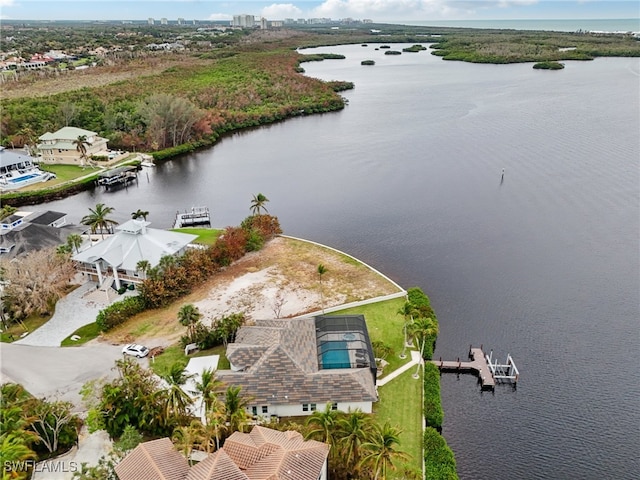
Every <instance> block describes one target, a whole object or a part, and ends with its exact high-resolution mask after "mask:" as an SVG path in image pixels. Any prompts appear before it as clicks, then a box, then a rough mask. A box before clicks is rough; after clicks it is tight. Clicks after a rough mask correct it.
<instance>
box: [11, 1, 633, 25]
mask: <svg viewBox="0 0 640 480" xmlns="http://www.w3.org/2000/svg"><path fill="white" fill-rule="evenodd" d="M285 2H286V3H284V2H283V3H277V2H275V1H273V0H271V1H230V2H229V1H215V0H172V1H169V0H136V1H113V2H110V1H105V0H66V1H65V0H61V1H50V0H49V1H41V0H0V19H6V20H146V19H148V18H154V19H157V20H159V19H160V18H167V19H169V20H177V19H178V18H182V19H185V20H186V21H189V20H199V21H205V20H209V21H212V20H215V21H231V20H232V18H233V15H238V14H248V15H254V16H255V17H256V18H257V19H259V18H261V17H264V18H266V19H267V20H284V19H286V18H294V19H298V18H305V19H307V18H330V19H332V20H340V19H344V18H353V19H357V20H363V19H367V20H372V21H373V22H378V23H388V22H402V21H423V20H434V21H439V20H508V19H514V20H521V19H597V18H605V19H613V18H620V19H624V18H639V17H640V2H638V1H635V0H633V1H631V0H593V1H592V0H572V1H567V0H545V1H537V0H288V1H287V0H285Z"/></svg>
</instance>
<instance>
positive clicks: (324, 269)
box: [318, 263, 329, 313]
mask: <svg viewBox="0 0 640 480" xmlns="http://www.w3.org/2000/svg"><path fill="white" fill-rule="evenodd" d="M328 271H329V270H327V267H325V266H324V265H323V264H321V263H320V264H319V265H318V276H319V277H320V305H321V306H322V313H324V292H323V290H322V276H323V275H324V274H325V273H327V272H328Z"/></svg>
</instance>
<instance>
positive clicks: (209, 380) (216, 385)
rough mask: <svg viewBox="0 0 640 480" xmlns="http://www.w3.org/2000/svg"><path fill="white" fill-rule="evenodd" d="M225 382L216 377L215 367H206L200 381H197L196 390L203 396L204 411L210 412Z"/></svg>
mask: <svg viewBox="0 0 640 480" xmlns="http://www.w3.org/2000/svg"><path fill="white" fill-rule="evenodd" d="M223 385H224V382H222V381H221V380H218V379H217V378H216V371H215V370H214V369H213V368H205V369H204V370H202V373H201V374H200V381H197V382H196V385H195V386H196V392H197V393H199V394H200V395H201V396H202V403H203V404H204V411H205V412H207V413H208V412H210V411H211V408H212V406H213V405H214V404H215V403H216V401H217V396H218V393H220V391H221V390H222V386H223Z"/></svg>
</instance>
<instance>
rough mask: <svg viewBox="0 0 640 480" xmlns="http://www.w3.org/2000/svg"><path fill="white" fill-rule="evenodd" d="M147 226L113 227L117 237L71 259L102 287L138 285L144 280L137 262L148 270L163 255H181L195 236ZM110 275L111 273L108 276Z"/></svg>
mask: <svg viewBox="0 0 640 480" xmlns="http://www.w3.org/2000/svg"><path fill="white" fill-rule="evenodd" d="M148 225H150V222H147V221H144V220H129V221H127V222H125V223H123V224H121V225H118V226H117V227H115V230H116V233H115V234H114V235H111V236H109V237H107V238H105V239H104V240H101V241H99V242H98V243H96V244H95V245H93V246H91V247H89V248H87V249H86V250H83V251H81V252H80V253H77V254H76V255H74V256H73V257H71V258H72V259H73V260H74V261H76V262H77V263H78V270H79V271H81V272H83V273H85V274H88V275H89V277H90V278H91V279H92V280H94V281H97V282H98V284H99V285H102V284H103V283H104V282H106V281H107V280H110V279H111V276H112V277H113V278H112V279H111V280H113V281H115V284H116V288H120V286H121V280H125V281H127V282H130V283H140V282H141V281H142V280H143V279H144V276H143V275H142V273H141V272H139V271H138V262H140V261H141V260H146V261H148V262H149V265H150V267H151V268H153V267H155V266H157V265H158V263H159V262H160V259H161V258H162V257H164V256H166V255H176V256H179V255H182V254H183V253H184V251H185V250H186V247H187V245H189V244H190V243H191V242H192V241H194V240H195V239H196V238H197V237H198V236H197V235H190V234H187V233H180V232H170V231H168V230H159V229H156V228H148ZM109 271H110V272H109Z"/></svg>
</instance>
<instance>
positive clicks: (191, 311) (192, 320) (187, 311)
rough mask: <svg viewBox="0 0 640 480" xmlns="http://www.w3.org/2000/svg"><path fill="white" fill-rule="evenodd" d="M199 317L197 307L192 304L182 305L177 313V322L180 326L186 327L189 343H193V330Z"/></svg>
mask: <svg viewBox="0 0 640 480" xmlns="http://www.w3.org/2000/svg"><path fill="white" fill-rule="evenodd" d="M201 316H202V314H201V313H200V310H198V307H196V306H195V305H193V304H192V303H188V304H186V305H183V306H182V307H180V310H179V311H178V321H179V322H180V325H183V326H185V327H187V336H188V337H189V341H190V342H193V338H194V333H195V328H196V325H197V323H198V320H200V317H201Z"/></svg>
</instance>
